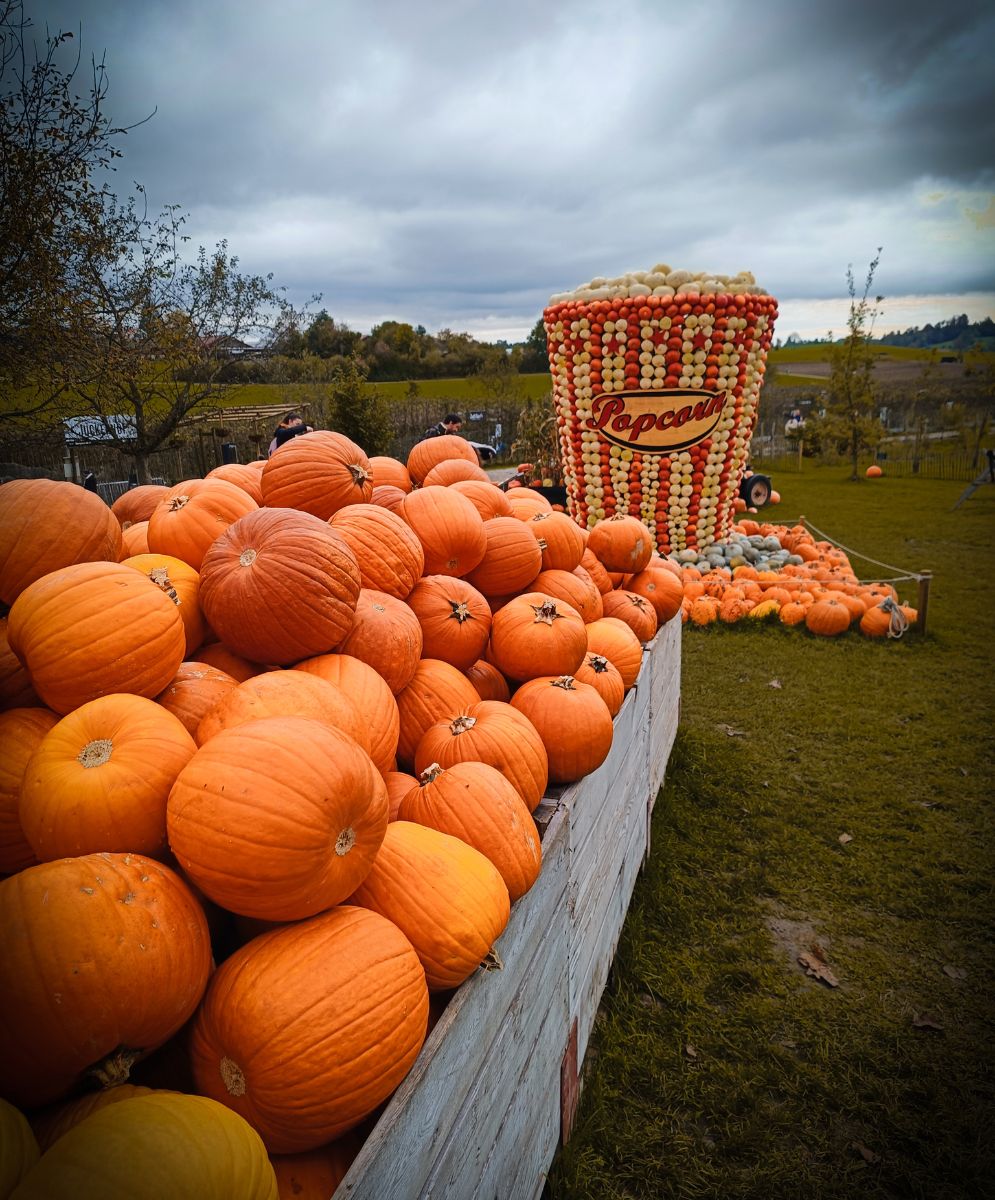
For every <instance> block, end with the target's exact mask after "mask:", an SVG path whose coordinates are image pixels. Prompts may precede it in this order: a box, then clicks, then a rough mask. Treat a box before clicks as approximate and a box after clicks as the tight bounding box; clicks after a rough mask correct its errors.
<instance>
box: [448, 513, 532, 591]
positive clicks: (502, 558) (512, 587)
mask: <svg viewBox="0 0 995 1200" xmlns="http://www.w3.org/2000/svg"><path fill="white" fill-rule="evenodd" d="M484 535H485V537H486V539H487V545H486V549H485V551H484V555H483V558H482V559H481V560H480V562H479V563H478V565H477V566H476V567H475V568H474V569H473V570H472V571H470V572H469V573H468V575H467V577H466V578H467V582H468V583H471V584H472V585H473V586H474V587H475V588H476V589H477V590H478V591H479V592H482V593H483V595H485V596H487V597H491V596H510V595H512V594H513V593H515V592H519V591H521V590H522V589H523V588H525V587H527V586H528V585H529V584H530V583H531V582H532V580H533V579H535V577H536V576H537V575H538V574H539V572H540V570H542V551H541V549H540V547H539V543H538V542H537V541H536V539H535V538H534V537H533V536H532V534H531V533H530V532H529V530H528V528H527V527H526V526H525V525H524V524H523V522H521V521H516V520H515V518H514V517H492V518H491V519H490V520H489V521H485V522H484Z"/></svg>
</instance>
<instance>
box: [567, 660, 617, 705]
mask: <svg viewBox="0 0 995 1200" xmlns="http://www.w3.org/2000/svg"><path fill="white" fill-rule="evenodd" d="M574 678H575V679H576V680H577V682H578V683H587V684H590V686H591V687H593V688H594V690H595V691H596V692H597V693H598V695H599V696H600V697H601V699H602V700H604V702H605V704H606V705H607V706H608V711H609V712H610V713H611V715H612V716H613V717H614V716H615V715H616V714H617V713H618V710H619V709H620V708H621V707H622V701H623V700H624V699H625V684H624V683H623V682H622V676H621V675H620V674H619V670H618V667H616V666H615V665H614V664H613V663H610V662H609V661H608V659H607V658H605V656H604V655H603V654H592V653H590V652H588V654H587V655H586V657H585V658H584V661H583V662H582V663H581V665H580V666H579V667H578V668H577V670H576V672H575V673H574Z"/></svg>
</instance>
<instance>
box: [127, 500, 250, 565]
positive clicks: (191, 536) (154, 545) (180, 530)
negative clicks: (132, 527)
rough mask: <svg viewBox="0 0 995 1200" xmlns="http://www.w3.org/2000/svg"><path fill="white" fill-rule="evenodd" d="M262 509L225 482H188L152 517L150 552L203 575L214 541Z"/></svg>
mask: <svg viewBox="0 0 995 1200" xmlns="http://www.w3.org/2000/svg"><path fill="white" fill-rule="evenodd" d="M258 508H259V505H258V504H256V502H255V500H253V499H252V497H251V496H250V495H249V494H248V493H247V492H245V491H243V490H242V489H241V488H240V487H236V486H235V484H233V483H229V482H228V481H227V480H225V479H185V480H184V481H183V482H182V483H178V484H176V486H175V487H172V488H170V489H169V491H168V492H167V493H166V495H165V496H163V498H162V499H161V500H160V501H159V503H158V504H157V505H156V507H155V509H154V511H153V513H152V516H151V517H149V528H148V542H149V549H150V551H151V552H152V553H153V554H168V555H170V556H171V557H172V558H180V559H182V560H183V561H184V562H185V563H187V564H189V565H190V566H191V567H193V568H194V570H195V571H199V570H200V566H201V563H202V562H203V561H204V555H205V553H206V552H207V548H208V546H210V545H211V543H212V542H213V541H214V539H215V538H217V537H218V536H220V535H221V534H222V533H224V531H225V530H226V529H227V528H228V526H229V525H231V524H232V523H233V522H235V521H237V520H238V519H239V518H240V517H244V516H246V515H247V514H248V513H250V512H255V511H256V510H257V509H258Z"/></svg>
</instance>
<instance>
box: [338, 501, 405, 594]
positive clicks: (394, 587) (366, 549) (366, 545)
mask: <svg viewBox="0 0 995 1200" xmlns="http://www.w3.org/2000/svg"><path fill="white" fill-rule="evenodd" d="M329 524H330V525H331V527H332V528H333V529H334V530H335V531H336V533H340V534H341V535H342V537H344V538H345V540H346V542H348V544H349V548H350V549H351V550H352V552H353V554H355V556H356V562H357V564H358V565H359V574H360V577H361V578H362V581H363V587H364V588H372V589H373V590H374V591H377V592H386V593H387V594H388V595H390V596H396V597H397V598H398V599H399V600H403V599H404V598H405V597H406V596H407V595H408V594H409V593H410V591H411V589H412V588H413V587H414V586H415V584H416V583H417V582H418V580H419V579H421V577H422V573H423V572H424V570H425V552H424V551H423V550H422V546H421V542H419V540H418V538H417V536H416V535H415V533H414V531H413V530H412V529H411V528H410V526H409V525H407V524H406V523H405V522H404V521H403V520H402V519H401V518H400V517H399V516H397V514H396V513H392V512H390V511H389V510H388V509H386V508H378V507H377V505H375V504H349V505H347V506H346V507H345V508H340V509H339V511H338V512H337V513H335V515H334V516H333V517H332V519H331V520H330V521H329Z"/></svg>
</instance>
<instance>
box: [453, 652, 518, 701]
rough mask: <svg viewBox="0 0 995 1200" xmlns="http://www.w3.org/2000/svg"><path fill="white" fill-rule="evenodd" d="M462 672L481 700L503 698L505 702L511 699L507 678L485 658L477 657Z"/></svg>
mask: <svg viewBox="0 0 995 1200" xmlns="http://www.w3.org/2000/svg"><path fill="white" fill-rule="evenodd" d="M463 674H464V675H465V676H466V677H467V679H469V681H470V682H471V683H472V684H473V686H474V687H475V688H476V689H477V695H478V696H479V697H480V698H481V700H504V701H505V702H507V701H508V700H510V699H511V689H510V688H509V687H508V681H507V679H505V677H504V676H503V675H502V674H501V672H500V671H499V670H498V669H497V667H495V666H492V665H491V664H490V663H489V662H487V660H486V659H483V658H478V659H477V661H476V662H475V663H473V664H472V665H471V666H469V667H467V668H466V670H465V671H464V672H463Z"/></svg>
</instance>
